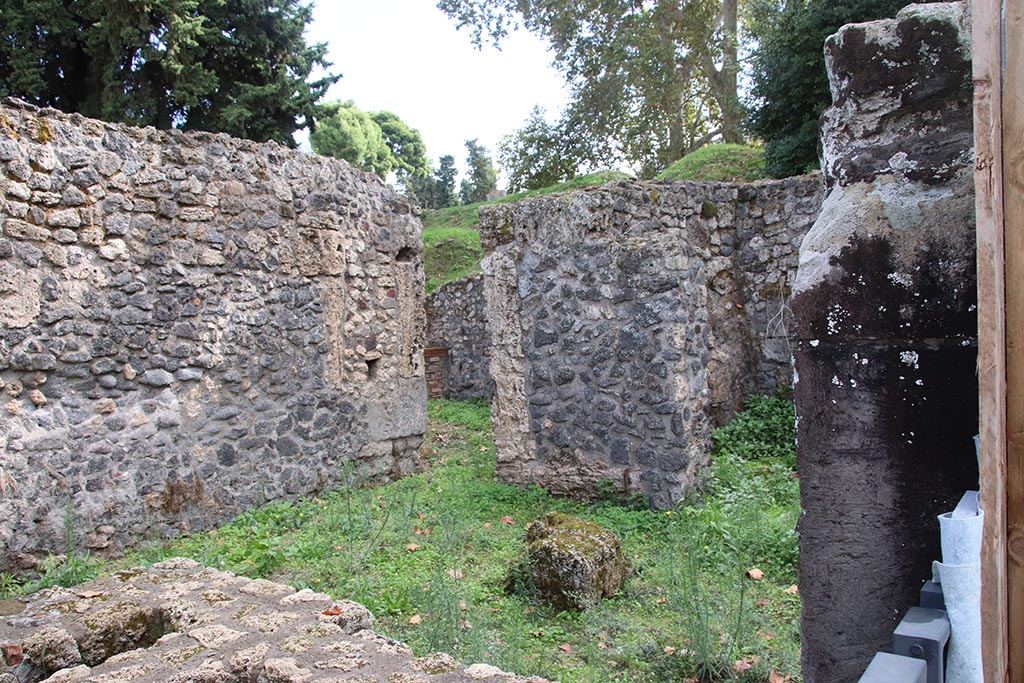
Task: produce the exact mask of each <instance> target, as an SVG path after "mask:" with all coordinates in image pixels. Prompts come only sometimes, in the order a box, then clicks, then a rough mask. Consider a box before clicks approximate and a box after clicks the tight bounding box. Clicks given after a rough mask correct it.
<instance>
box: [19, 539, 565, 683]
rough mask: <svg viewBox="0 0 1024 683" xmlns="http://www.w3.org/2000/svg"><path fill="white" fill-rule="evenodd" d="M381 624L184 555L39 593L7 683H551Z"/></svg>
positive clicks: (353, 609)
mask: <svg viewBox="0 0 1024 683" xmlns="http://www.w3.org/2000/svg"><path fill="white" fill-rule="evenodd" d="M372 625H373V616H372V615H371V614H370V612H369V611H368V610H367V609H366V608H365V607H363V606H362V605H359V604H358V603H355V602H351V601H348V600H341V601H336V600H333V599H331V597H330V596H328V595H326V594H324V593H315V592H313V591H311V590H308V589H306V590H302V591H297V592H296V591H295V590H294V589H292V588H290V587H288V586H285V585H283V584H279V583H274V582H272V581H266V580H263V579H247V578H245V577H241V576H236V575H234V574H232V573H230V572H223V571H218V570H215V569H209V568H207V567H204V566H203V565H201V564H199V563H198V562H195V561H193V560H188V559H183V558H176V559H172V560H167V561H165V562H160V563H158V564H155V565H153V566H152V567H150V568H148V569H144V568H141V567H136V568H133V569H128V570H124V571H121V572H117V573H115V574H113V575H110V576H105V577H101V578H98V579H95V580H93V581H90V582H88V583H85V584H82V585H80V586H77V587H75V588H71V589H66V588H50V589H47V590H44V591H41V592H39V593H36V594H35V595H33V596H30V598H29V600H28V603H27V604H26V605H25V608H24V609H23V610H22V611H20V612H18V613H17V614H13V615H10V616H8V617H4V618H0V652H2V654H3V658H4V661H3V663H2V664H0V680H5V679H4V678H3V674H4V673H5V672H6V673H7V674H9V675H12V676H13V677H14V678H13V679H12V680H15V681H18V682H19V683H36V682H37V681H46V682H47V683H70V682H72V681H75V682H81V683H92V682H99V681H104V682H106V683H113V682H115V681H117V682H119V681H133V682H135V683H186V682H188V683H199V682H207V681H208V682H210V683H213V682H217V683H236V682H237V683H242V682H248V681H270V682H274V683H314V682H322V683H328V682H332V683H341V682H342V681H351V682H352V683H355V682H358V683H435V682H436V683H460V682H463V683H465V682H469V681H498V680H501V681H505V682H508V683H546V682H545V681H544V680H543V679H540V678H536V677H533V678H528V679H527V678H520V677H517V676H515V675H513V674H510V673H507V672H504V671H501V670H500V669H496V668H494V667H491V666H487V665H481V664H476V665H473V666H470V667H466V666H464V665H462V664H460V663H458V662H457V661H455V659H454V658H452V657H451V656H449V655H446V654H441V653H436V654H432V655H427V656H424V657H415V656H413V653H412V651H411V650H410V649H409V647H408V646H407V645H405V644H404V643H400V642H398V641H395V640H392V639H390V638H386V637H384V636H382V635H380V634H378V633H376V632H374V631H372V630H370V627H371V626H372Z"/></svg>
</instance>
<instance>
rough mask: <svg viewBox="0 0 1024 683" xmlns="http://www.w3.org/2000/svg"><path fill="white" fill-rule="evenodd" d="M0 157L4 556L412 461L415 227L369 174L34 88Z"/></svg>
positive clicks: (213, 513)
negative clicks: (63, 100)
mask: <svg viewBox="0 0 1024 683" xmlns="http://www.w3.org/2000/svg"><path fill="white" fill-rule="evenodd" d="M0 163H2V173H0V189H2V190H3V200H2V204H0V219H2V225H3V236H2V238H0V380H2V385H3V391H4V392H5V396H4V405H2V407H0V446H2V451H0V519H3V520H4V524H3V525H2V526H0V546H2V547H3V548H4V552H3V553H0V568H4V567H8V566H11V565H12V564H13V565H17V564H18V563H22V564H24V563H30V562H31V557H32V555H33V554H38V553H39V552H42V551H53V552H62V551H64V550H65V546H66V544H69V543H70V544H71V545H76V544H77V545H80V546H82V545H84V546H87V547H89V548H92V549H108V550H116V549H117V548H118V547H120V546H121V545H123V544H125V543H126V542H129V541H131V540H133V539H135V538H138V537H142V536H152V535H156V536H160V535H166V534H171V533H174V532H176V531H178V530H182V529H189V528H197V527H202V526H206V525H209V524H212V523H214V522H217V521H220V520H223V519H224V518H225V517H226V516H228V515H230V514H232V513H235V512H238V511H239V510H241V509H243V508H247V507H249V506H253V505H257V504H259V503H263V502H265V501H268V500H274V499H280V498H286V497H294V496H300V495H305V494H310V493H313V492H315V491H318V490H320V489H322V488H324V487H328V486H330V485H331V484H332V483H334V482H337V481H338V480H339V477H340V476H343V473H342V469H344V468H343V466H344V464H345V463H347V462H349V461H353V462H354V463H355V465H354V466H353V467H354V469H355V471H356V474H357V475H364V476H368V477H386V476H391V475H395V474H398V473H400V472H404V471H408V470H409V469H411V468H412V467H413V465H414V464H415V459H416V450H417V447H418V445H419V443H420V440H421V435H422V433H423V431H424V429H425V426H426V406H425V395H424V388H423V359H422V345H423V329H424V327H423V294H422V291H423V271H422V265H421V264H420V259H419V254H420V253H421V252H422V242H421V236H420V226H419V223H418V222H417V220H416V219H415V218H414V217H413V216H412V215H411V214H410V211H409V207H408V205H407V204H406V203H405V202H404V200H402V199H401V198H399V197H398V196H397V195H395V194H394V193H393V192H392V191H391V190H390V189H389V188H387V187H386V186H385V185H384V184H383V183H381V182H379V181H378V180H376V179H375V178H374V177H372V176H370V175H368V174H365V173H363V172H361V171H358V170H356V169H354V168H353V167H351V166H349V165H347V164H345V163H343V162H338V161H334V160H329V159H325V158H318V157H313V156H308V155H305V154H302V153H300V152H296V151H291V150H288V149H285V148H283V147H281V146H279V145H276V144H256V143H253V142H249V141H242V140H235V139H231V138H229V137H227V136H224V135H212V134H201V133H200V134H184V133H180V132H159V131H156V130H153V129H148V128H147V129H135V128H130V127H125V126H119V125H113V124H105V123H101V122H98V121H93V120H88V119H84V118H82V117H80V116H76V115H71V116H68V115H64V114H60V113H58V112H54V111H51V110H36V109H34V108H31V107H28V106H27V105H26V106H20V107H19V106H5V107H3V108H0ZM344 476H349V474H348V473H344Z"/></svg>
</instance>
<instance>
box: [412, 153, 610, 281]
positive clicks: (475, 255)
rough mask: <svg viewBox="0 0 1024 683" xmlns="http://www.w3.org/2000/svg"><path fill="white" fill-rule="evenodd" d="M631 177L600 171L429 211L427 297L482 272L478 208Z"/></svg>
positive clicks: (426, 229) (425, 217)
mask: <svg viewBox="0 0 1024 683" xmlns="http://www.w3.org/2000/svg"><path fill="white" fill-rule="evenodd" d="M628 178H629V176H628V175H626V174H625V173H621V172H619V171H599V172H597V173H590V174H587V175H582V176H578V177H576V178H573V179H572V180H567V181H566V182H564V183H559V184H558V185H552V186H550V187H545V188H541V189H539V190H527V191H525V192H517V193H515V194H510V195H507V196H505V197H499V198H498V199H493V200H491V201H489V202H478V203H476V204H466V205H463V206H450V207H448V208H446V209H436V210H433V211H426V212H424V214H423V246H424V249H425V251H426V253H425V255H424V259H425V262H426V264H425V265H426V270H427V294H430V293H431V292H433V291H434V290H435V289H437V288H438V287H440V286H441V285H443V284H445V283H446V282H451V281H452V280H456V279H458V278H460V277H464V276H466V275H469V274H470V273H473V272H475V271H477V270H479V267H480V259H482V258H483V251H482V250H481V249H480V235H479V234H478V233H477V213H476V212H477V209H479V208H480V207H481V206H483V205H484V204H498V203H502V202H514V201H516V200H519V199H523V198H524V197H531V196H534V195H538V194H549V193H551V192H571V191H572V190H578V189H580V188H583V187H591V186H593V185H602V184H604V183H608V182H611V181H613V180H625V179H628Z"/></svg>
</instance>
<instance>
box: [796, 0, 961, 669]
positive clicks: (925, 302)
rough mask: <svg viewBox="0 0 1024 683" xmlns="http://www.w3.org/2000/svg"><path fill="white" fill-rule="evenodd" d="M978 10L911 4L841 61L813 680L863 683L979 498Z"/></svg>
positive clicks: (810, 472)
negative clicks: (974, 143) (946, 525)
mask: <svg viewBox="0 0 1024 683" xmlns="http://www.w3.org/2000/svg"><path fill="white" fill-rule="evenodd" d="M969 22H970V12H966V13H965V9H964V4H963V3H941V4H926V5H911V6H909V7H907V8H905V9H904V10H902V11H901V12H900V13H899V15H898V16H897V18H896V19H890V20H885V21H878V22H872V23H865V24H853V25H849V26H846V27H844V28H843V29H841V30H840V31H839V32H838V33H836V34H835V35H834V36H832V37H830V38H829V39H828V41H827V42H826V45H825V54H826V60H827V64H828V70H829V78H830V81H831V87H832V95H833V105H832V107H831V108H830V109H829V110H828V111H827V112H826V114H825V116H824V118H823V124H822V125H823V130H822V150H823V151H822V155H823V159H822V167H823V170H824V175H825V183H826V187H827V189H828V190H829V194H828V196H827V198H826V200H825V203H824V206H823V208H822V212H821V216H820V217H819V219H818V221H817V222H816V223H815V226H814V227H813V228H812V229H811V231H810V233H808V235H807V237H806V238H805V240H804V242H803V245H802V248H801V255H800V268H799V272H798V275H797V283H796V286H795V288H794V298H793V309H794V312H795V314H796V317H797V324H798V330H799V332H798V336H799V341H798V345H797V348H796V350H795V365H796V379H797V382H796V391H795V395H796V405H797V420H798V430H797V433H798V440H799V446H798V451H797V457H798V467H799V471H800V477H801V502H802V507H803V514H802V516H801V521H800V526H799V532H800V567H799V575H800V593H801V595H802V597H803V610H804V611H803V623H802V637H803V669H804V680H805V681H806V682H807V683H825V682H828V683H843V682H846V681H856V680H857V679H858V677H859V676H860V674H861V673H862V672H863V670H864V668H865V667H866V666H867V664H868V662H869V660H870V659H871V656H872V654H873V653H874V652H875V651H876V650H879V649H882V648H885V647H886V645H887V644H888V643H889V642H890V641H891V636H892V630H893V628H894V627H895V625H896V624H897V623H898V621H899V619H900V618H901V617H902V615H903V613H904V612H905V611H906V609H907V608H908V607H910V606H911V605H912V604H915V603H916V597H917V591H918V589H919V588H920V587H921V583H922V581H924V580H925V579H926V578H930V575H931V570H930V562H931V560H932V559H938V558H939V530H938V523H937V520H936V519H935V516H936V515H938V514H939V513H941V512H944V511H946V510H949V509H951V508H952V506H954V505H955V503H956V500H957V499H958V498H959V496H960V495H961V494H962V493H963V491H964V490H965V489H969V488H974V487H976V485H977V463H976V460H975V456H974V449H973V445H972V443H971V436H972V435H973V434H975V432H976V431H977V423H978V420H977V380H976V377H975V363H976V355H977V354H976V351H977V349H976V327H977V324H976V314H975V308H976V307H975V304H976V289H975V266H974V259H975V257H974V214H973V209H974V201H973V164H972V150H971V67H970V54H971V47H970V35H969V28H968V27H969Z"/></svg>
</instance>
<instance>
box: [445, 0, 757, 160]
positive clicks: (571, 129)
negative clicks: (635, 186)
mask: <svg viewBox="0 0 1024 683" xmlns="http://www.w3.org/2000/svg"><path fill="white" fill-rule="evenodd" d="M740 4H741V3H739V2H738V0H659V1H658V2H637V1H636V0H543V1H541V0H439V2H438V3H437V6H438V7H439V8H440V9H441V10H442V11H443V12H445V14H447V15H448V16H449V17H451V18H452V19H453V20H454V21H455V22H456V23H457V25H458V26H459V27H460V28H462V27H467V28H469V29H470V31H471V32H472V36H473V39H474V40H475V42H476V43H477V44H478V45H479V44H481V43H483V42H484V41H485V40H489V41H493V42H494V43H495V44H497V43H499V42H500V41H501V40H502V39H504V38H505V37H506V36H507V35H508V31H509V29H510V28H513V27H517V26H522V27H524V28H526V29H527V30H528V31H531V32H533V33H536V34H537V35H539V36H541V37H542V38H544V39H545V41H546V42H547V43H549V44H550V45H551V52H552V59H553V61H554V64H555V66H556V67H558V70H559V71H560V72H562V74H564V76H565V79H566V82H567V85H568V86H569V87H568V90H569V91H570V92H571V93H572V99H571V101H570V102H569V104H568V106H567V107H566V111H565V112H564V113H563V114H562V116H561V119H560V120H559V121H558V122H556V123H555V124H553V125H551V126H547V125H546V124H545V125H544V126H543V127H542V128H541V132H542V133H544V137H545V138H547V133H555V134H556V135H557V137H559V138H560V143H559V147H560V148H561V149H563V150H564V151H565V152H566V153H569V154H571V155H572V157H573V158H572V160H571V161H572V162H573V163H576V164H579V165H582V166H583V167H600V166H618V165H620V164H622V163H627V164H630V165H631V166H633V167H634V168H635V169H637V172H638V173H639V175H641V176H643V177H645V178H649V177H652V176H653V175H654V173H656V172H657V171H658V170H660V169H662V168H664V167H665V166H667V165H668V164H670V163H671V162H673V161H676V160H677V159H680V158H682V157H683V156H684V155H685V154H686V153H687V152H688V151H690V150H693V149H696V148H698V147H700V146H701V145H702V144H703V143H705V142H708V141H710V140H712V139H714V138H715V137H716V136H721V138H722V139H723V140H724V141H725V142H731V143H738V142H742V131H741V129H740V124H741V123H742V121H743V118H744V116H745V113H746V112H745V110H744V107H743V105H742V104H741V103H740V100H739V94H738V88H737V75H738V72H739V63H740V62H739V40H738V38H739V35H738V22H739V16H740ZM527 128H528V129H529V128H533V129H534V130H536V127H535V126H532V125H531V124H530V123H529V122H528V123H527ZM517 136H518V134H517ZM530 137H532V136H531V135H530V134H529V132H527V134H526V135H525V138H530ZM543 146H544V147H547V146H548V145H547V143H545V144H544V145H543ZM543 156H544V155H542V160H541V161H539V162H538V165H540V166H544V165H545V163H544V161H543ZM528 165H529V166H533V165H534V164H532V163H531V164H528ZM524 167H525V165H524Z"/></svg>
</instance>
